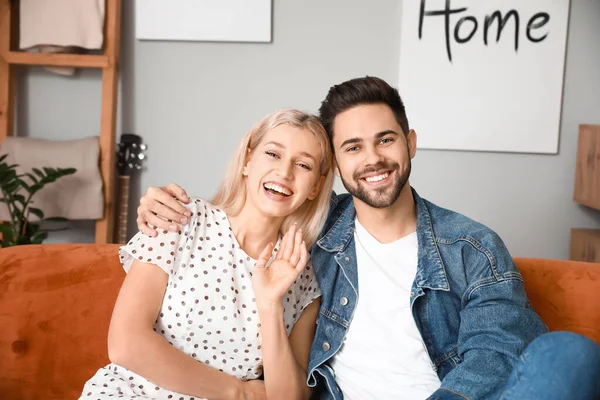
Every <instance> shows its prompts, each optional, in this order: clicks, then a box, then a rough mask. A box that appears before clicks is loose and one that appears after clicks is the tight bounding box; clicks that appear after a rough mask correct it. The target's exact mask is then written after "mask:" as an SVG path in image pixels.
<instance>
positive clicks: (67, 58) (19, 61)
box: [6, 51, 109, 68]
mask: <svg viewBox="0 0 600 400" xmlns="http://www.w3.org/2000/svg"><path fill="white" fill-rule="evenodd" d="M6 62H7V63H8V64H11V65H41V66H53V67H76V68H107V67H108V66H109V60H108V57H107V56H105V55H92V54H56V53H55V54H52V53H30V52H24V51H9V52H8V54H7V56H6Z"/></svg>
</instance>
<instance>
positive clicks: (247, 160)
mask: <svg viewBox="0 0 600 400" xmlns="http://www.w3.org/2000/svg"><path fill="white" fill-rule="evenodd" d="M251 159H252V150H250V149H249V148H248V149H246V156H245V157H244V168H242V175H243V176H248V164H249V163H250V160H251Z"/></svg>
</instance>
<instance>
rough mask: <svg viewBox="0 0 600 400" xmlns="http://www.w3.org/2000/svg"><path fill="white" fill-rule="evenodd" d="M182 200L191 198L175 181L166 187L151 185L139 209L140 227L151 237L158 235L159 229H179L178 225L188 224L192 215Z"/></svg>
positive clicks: (186, 201)
mask: <svg viewBox="0 0 600 400" xmlns="http://www.w3.org/2000/svg"><path fill="white" fill-rule="evenodd" d="M180 202H182V203H185V204H187V203H189V202H190V198H189V196H188V195H187V193H186V192H185V190H183V189H182V188H181V187H179V186H178V185H175V184H174V183H173V184H170V185H168V186H165V187H155V186H151V187H149V188H148V190H147V191H146V194H145V195H144V196H143V197H142V198H141V199H140V206H139V207H138V209H137V226H138V229H139V230H140V231H142V232H143V233H145V234H146V235H148V236H151V237H155V236H156V235H158V229H163V230H169V231H172V232H175V231H177V230H178V225H179V224H183V225H185V224H187V223H188V221H189V217H190V216H191V213H190V212H189V211H188V210H187V209H186V208H185V207H184V206H183V205H182V204H181V203H180Z"/></svg>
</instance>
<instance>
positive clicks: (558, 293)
mask: <svg viewBox="0 0 600 400" xmlns="http://www.w3.org/2000/svg"><path fill="white" fill-rule="evenodd" d="M515 262H516V264H517V267H518V268H519V270H520V271H521V275H523V280H524V281H525V290H526V291H527V296H528V297H529V300H530V301H531V304H532V305H533V308H534V309H535V310H536V312H537V313H538V314H539V315H540V317H542V320H544V322H545V323H546V325H547V326H548V329H550V330H551V331H571V332H576V333H580V334H582V335H585V336H587V337H589V338H590V339H592V340H595V341H596V343H598V344H600V264H595V263H585V262H578V261H562V260H548V259H535V258H516V259H515Z"/></svg>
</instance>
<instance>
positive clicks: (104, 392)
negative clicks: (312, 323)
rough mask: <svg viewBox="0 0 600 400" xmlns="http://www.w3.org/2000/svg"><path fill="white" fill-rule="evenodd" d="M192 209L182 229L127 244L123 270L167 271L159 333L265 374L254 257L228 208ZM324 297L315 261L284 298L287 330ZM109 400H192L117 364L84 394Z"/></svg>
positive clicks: (221, 365) (242, 370)
mask: <svg viewBox="0 0 600 400" xmlns="http://www.w3.org/2000/svg"><path fill="white" fill-rule="evenodd" d="M187 207H188V209H189V210H190V212H191V213H192V217H191V218H190V222H189V224H188V225H187V226H185V227H182V228H181V230H180V231H178V232H167V231H163V232H161V233H160V234H159V235H158V236H157V237H156V238H151V237H148V236H146V235H144V234H142V233H141V232H140V233H138V234H136V235H135V236H134V237H133V238H132V239H131V241H130V242H129V243H128V244H127V245H126V246H123V247H121V249H120V251H119V257H120V259H121V262H122V264H123V268H124V269H125V271H126V272H129V269H130V268H131V265H132V263H133V261H134V260H138V261H141V262H143V263H148V264H155V265H157V266H158V267H159V268H161V269H162V270H163V271H165V273H167V274H168V275H169V279H168V284H167V288H166V292H165V295H164V299H163V303H162V306H161V310H160V312H159V314H158V316H157V319H156V322H155V324H154V331H155V332H156V333H158V334H160V335H161V336H163V337H164V338H165V339H166V340H167V341H168V342H169V344H171V345H172V346H174V347H176V348H177V349H179V350H181V351H183V352H184V353H186V354H188V355H189V356H190V357H192V358H194V359H195V360H197V361H198V362H200V363H202V364H204V365H207V366H210V367H212V368H216V369H218V370H219V371H222V372H225V373H228V374H230V375H232V376H234V377H236V378H238V379H241V380H249V379H256V378H258V377H260V376H261V375H262V353H261V346H262V343H261V335H260V320H259V316H258V310H257V309H256V302H255V298H254V292H253V290H252V281H251V279H252V270H253V268H254V266H255V264H256V260H254V259H252V258H251V257H249V256H248V255H247V254H246V253H245V252H244V250H242V248H241V247H240V246H239V244H238V242H237V240H236V238H235V236H234V235H233V232H232V230H231V226H230V225H229V220H228V219H227V215H226V214H225V213H224V212H223V211H222V210H220V209H218V208H216V207H214V206H213V205H212V204H210V203H208V202H206V201H204V200H202V199H193V200H192V201H191V203H190V204H189V205H188V206H187ZM276 250H277V246H276V248H275V251H276ZM320 295H321V293H320V290H319V288H318V285H317V283H316V280H315V278H314V275H313V271H312V267H311V265H310V262H309V263H308V264H307V266H306V268H305V270H304V271H303V272H302V273H301V274H300V276H299V277H298V279H297V280H296V282H295V283H294V285H293V286H292V287H291V288H290V290H289V291H288V292H287V294H286V295H285V297H284V299H283V305H284V315H283V319H284V323H285V326H286V330H287V333H288V335H289V334H290V332H291V330H292V328H293V326H294V324H295V323H296V321H297V320H298V318H299V317H300V315H301V313H302V311H303V310H304V309H305V308H306V306H308V305H309V304H310V303H311V302H312V301H313V300H314V299H315V298H317V297H319V296H320ZM108 398H126V399H140V398H141V399H184V400H190V399H194V397H190V396H188V395H182V394H180V393H175V392H171V391H169V390H166V389H164V388H161V387H159V386H157V385H155V384H153V383H152V382H150V381H148V380H146V379H145V378H143V377H141V376H139V375H137V374H135V373H133V372H131V371H128V370H127V369H125V368H123V367H121V366H118V365H116V364H109V365H108V366H106V367H104V368H102V369H100V370H99V371H98V372H97V373H96V374H95V375H94V377H93V378H92V379H90V380H89V381H88V382H87V383H86V385H85V387H84V389H83V392H82V395H81V399H93V400H96V399H108ZM196 399H198V398H196ZM198 400H199V399H198Z"/></svg>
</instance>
